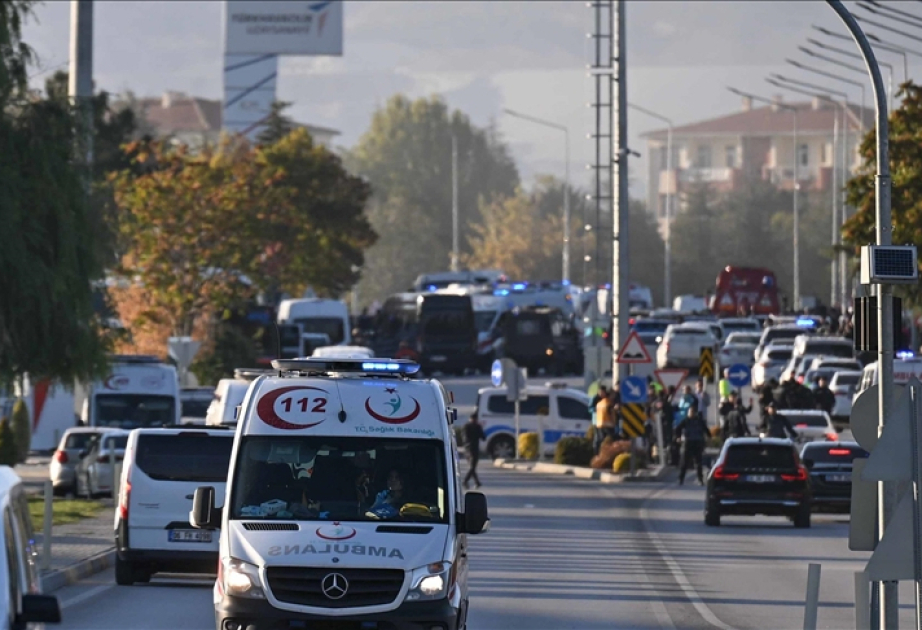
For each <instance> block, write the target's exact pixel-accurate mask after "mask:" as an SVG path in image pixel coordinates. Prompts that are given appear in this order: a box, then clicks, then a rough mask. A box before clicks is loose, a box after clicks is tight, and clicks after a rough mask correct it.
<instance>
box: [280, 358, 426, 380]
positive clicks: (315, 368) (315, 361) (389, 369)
mask: <svg viewBox="0 0 922 630" xmlns="http://www.w3.org/2000/svg"><path fill="white" fill-rule="evenodd" d="M272 367H273V368H275V369H276V370H279V371H280V372H337V373H350V374H374V375H381V376H387V375H392V376H407V375H409V374H415V373H416V372H418V371H419V364H417V363H416V362H415V361H407V360H406V359H384V358H374V359H337V358H328V359H325V358H321V357H310V358H303V359H276V360H275V361H273V362H272Z"/></svg>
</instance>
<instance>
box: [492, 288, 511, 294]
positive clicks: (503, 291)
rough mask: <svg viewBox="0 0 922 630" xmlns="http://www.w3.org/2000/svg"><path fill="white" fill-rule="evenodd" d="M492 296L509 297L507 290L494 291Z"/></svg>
mask: <svg viewBox="0 0 922 630" xmlns="http://www.w3.org/2000/svg"><path fill="white" fill-rule="evenodd" d="M493 295H499V296H503V295H509V289H496V290H495V291H494V292H493Z"/></svg>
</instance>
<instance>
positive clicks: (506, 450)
mask: <svg viewBox="0 0 922 630" xmlns="http://www.w3.org/2000/svg"><path fill="white" fill-rule="evenodd" d="M489 451H490V457H492V458H493V459H512V458H513V457H515V442H514V441H513V440H512V438H511V437H509V436H508V435H501V436H499V437H497V438H495V439H494V440H493V441H492V442H490V448H489Z"/></svg>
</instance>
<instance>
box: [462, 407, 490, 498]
mask: <svg viewBox="0 0 922 630" xmlns="http://www.w3.org/2000/svg"><path fill="white" fill-rule="evenodd" d="M464 438H465V442H466V443H467V456H468V462H469V463H470V466H471V467H470V470H468V471H467V475H466V476H465V477H464V487H465V488H468V487H470V482H471V479H472V478H473V479H474V484H476V486H477V487H478V488H479V487H480V477H478V476H477V464H478V463H479V462H480V442H481V441H484V440H486V439H487V436H486V435H484V433H483V426H481V424H480V418H479V416H478V414H477V412H476V411H475V412H474V413H472V414H471V418H470V420H468V423H467V424H465V425H464Z"/></svg>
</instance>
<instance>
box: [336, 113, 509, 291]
mask: <svg viewBox="0 0 922 630" xmlns="http://www.w3.org/2000/svg"><path fill="white" fill-rule="evenodd" d="M453 136H454V138H455V140H456V146H457V152H458V180H459V187H458V207H459V211H460V215H461V221H460V225H461V233H460V244H461V248H462V253H470V251H471V250H470V248H469V246H468V245H467V239H468V238H469V237H470V236H472V235H473V232H472V227H471V226H472V225H475V224H477V223H479V222H480V207H481V202H483V203H486V204H488V203H490V202H491V201H493V200H494V199H497V198H501V197H508V196H512V195H513V194H514V193H515V189H516V187H517V186H518V183H519V176H518V171H517V170H516V167H515V163H514V162H513V160H512V158H511V157H510V155H509V152H508V149H507V148H506V146H505V145H504V144H503V143H502V142H501V141H500V139H499V137H498V135H497V133H496V131H495V130H494V129H492V128H487V129H480V128H477V127H475V126H474V125H473V124H472V123H471V121H470V120H469V119H468V118H467V116H465V115H464V114H462V113H461V112H458V111H454V112H449V110H448V107H447V106H446V105H445V103H444V102H443V101H442V100H440V99H439V98H436V97H433V98H430V99H424V98H422V99H418V100H415V101H411V100H409V99H407V98H406V97H404V96H399V95H398V96H394V97H393V98H391V99H390V100H388V102H387V103H386V105H385V106H384V107H382V108H380V109H378V110H377V111H376V112H375V114H374V116H373V117H372V121H371V126H370V127H369V129H368V131H367V132H365V134H364V135H363V136H362V137H361V139H360V140H359V142H358V144H357V145H356V147H355V148H354V149H353V150H352V151H350V152H349V154H348V156H347V160H346V164H347V167H348V168H349V170H350V171H351V172H353V173H356V174H358V175H360V176H362V177H364V178H366V179H367V180H368V181H369V182H370V183H371V185H372V187H373V189H374V195H375V198H374V203H372V204H371V205H370V207H369V218H370V220H371V225H372V228H373V229H374V230H375V231H376V232H377V233H378V234H379V235H380V236H381V238H380V239H379V241H378V243H377V244H376V245H375V246H374V247H372V248H371V249H370V250H369V251H368V257H367V261H366V264H365V268H364V270H363V276H362V281H361V283H360V291H361V294H362V296H363V297H364V298H366V299H369V300H370V299H373V298H377V299H381V298H383V297H385V296H386V295H388V294H390V293H393V292H394V291H400V290H404V289H406V287H407V286H409V285H410V284H411V282H412V280H413V278H415V276H416V275H418V274H419V273H421V272H425V271H435V270H440V269H445V268H447V267H448V264H449V261H450V253H451V243H452V220H451V207H452V137H453ZM397 204H399V205H397ZM422 217H425V220H424V221H420V219H421V218H422ZM407 243H414V244H423V243H425V244H426V246H425V247H423V248H419V247H407V246H406V244H407Z"/></svg>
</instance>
